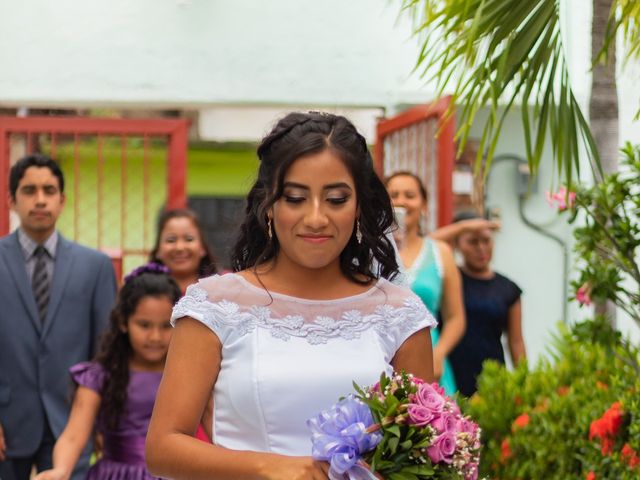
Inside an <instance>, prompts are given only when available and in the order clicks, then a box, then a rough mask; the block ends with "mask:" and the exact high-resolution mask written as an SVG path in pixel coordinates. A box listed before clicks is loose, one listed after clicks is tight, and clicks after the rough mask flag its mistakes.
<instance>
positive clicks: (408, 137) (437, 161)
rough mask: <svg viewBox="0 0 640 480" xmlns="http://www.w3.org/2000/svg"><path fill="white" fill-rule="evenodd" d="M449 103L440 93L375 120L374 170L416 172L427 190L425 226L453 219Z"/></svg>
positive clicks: (448, 99)
mask: <svg viewBox="0 0 640 480" xmlns="http://www.w3.org/2000/svg"><path fill="white" fill-rule="evenodd" d="M450 103H451V98H450V97H444V98H442V99H440V100H438V101H436V102H434V103H431V104H428V105H419V106H417V107H413V108H411V109H409V110H406V111H405V112H402V113H400V114H399V115H396V116H395V117H392V118H388V119H382V120H381V121H379V122H378V127H377V139H376V146H375V162H376V170H377V172H378V174H379V175H381V176H383V177H384V176H387V175H389V174H391V173H393V172H394V171H398V170H405V171H406V170H408V171H411V172H413V173H415V174H416V175H418V176H419V177H420V178H421V179H422V181H423V182H424V185H425V186H426V187H427V191H428V192H429V195H430V198H429V205H428V208H429V215H428V222H429V225H428V228H429V229H434V228H436V227H437V226H442V225H446V224H449V223H451V221H452V219H453V204H454V198H453V189H452V176H453V168H454V161H455V146H454V133H455V124H454V120H453V118H449V119H445V112H446V111H447V109H448V108H449V105H450Z"/></svg>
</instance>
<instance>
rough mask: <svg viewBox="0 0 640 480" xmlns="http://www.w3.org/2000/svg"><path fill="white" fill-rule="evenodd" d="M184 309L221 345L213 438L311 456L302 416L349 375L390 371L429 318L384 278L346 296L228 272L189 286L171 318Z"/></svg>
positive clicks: (346, 383) (341, 392) (345, 387)
mask: <svg viewBox="0 0 640 480" xmlns="http://www.w3.org/2000/svg"><path fill="white" fill-rule="evenodd" d="M185 316H189V317H192V318H194V319H196V320H199V321H200V322H202V323H203V324H205V325H206V326H207V327H209V328H210V329H211V330H212V331H213V333H214V334H215V335H217V336H218V338H219V339H220V341H221V343H222V363H221V365H220V373H219V375H218V379H217V381H216V385H215V388H214V391H213V405H214V415H213V417H214V421H213V437H214V438H213V441H214V443H216V444H218V445H220V446H223V447H227V448H231V449H236V450H253V451H263V452H275V453H282V454H288V455H310V454H311V440H310V438H311V434H310V432H309V430H308V429H307V426H306V420H307V419H309V418H311V417H313V416H315V415H316V414H317V413H319V412H320V411H321V410H325V409H327V408H329V407H330V406H331V405H333V404H334V403H335V402H336V401H338V399H339V398H340V397H343V396H345V395H347V394H349V393H351V392H353V385H352V382H354V381H355V382H356V383H357V384H359V385H363V386H364V385H371V384H373V383H375V382H376V381H377V380H378V378H379V376H380V373H381V372H383V371H385V372H387V373H390V372H391V366H390V362H391V360H392V358H393V357H394V355H395V353H396V351H397V350H398V348H399V347H400V346H401V345H402V343H403V342H404V341H405V340H406V339H407V338H408V337H409V336H411V335H412V334H413V333H415V332H416V331H418V330H420V329H423V328H427V327H433V326H434V325H435V324H436V321H435V319H434V318H433V316H432V315H431V314H430V313H429V312H428V311H427V309H426V308H425V306H424V305H423V303H422V302H421V301H420V299H419V298H418V297H417V296H416V295H414V294H413V293H412V292H411V291H410V290H408V289H405V288H403V287H399V286H397V285H394V284H392V283H391V282H389V281H387V280H384V279H381V280H379V281H378V282H377V284H376V285H374V286H373V287H371V288H370V289H369V290H367V291H366V292H364V293H361V294H358V295H354V296H351V297H346V298H341V299H336V300H305V299H300V298H295V297H291V296H287V295H282V294H278V293H275V292H271V293H268V292H267V291H266V290H264V289H262V288H259V287H256V286H254V285H252V284H251V283H250V282H248V281H247V280H245V279H244V278H243V277H242V276H240V275H237V274H227V275H224V276H218V275H215V276H213V277H209V278H206V279H203V280H201V281H200V282H199V283H197V284H195V285H192V286H191V287H189V288H188V289H187V293H186V295H185V297H183V298H182V299H181V300H180V301H179V302H178V304H177V305H176V306H175V308H174V311H173V316H172V322H175V321H176V320H178V319H180V318H181V317H185ZM425 348H426V346H425Z"/></svg>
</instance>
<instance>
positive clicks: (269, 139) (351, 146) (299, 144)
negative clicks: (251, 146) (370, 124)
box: [231, 112, 398, 284]
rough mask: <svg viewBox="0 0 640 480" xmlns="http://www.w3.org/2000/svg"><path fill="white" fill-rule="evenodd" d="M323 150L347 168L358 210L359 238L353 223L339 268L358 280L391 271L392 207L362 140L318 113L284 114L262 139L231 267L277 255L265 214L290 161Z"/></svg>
mask: <svg viewBox="0 0 640 480" xmlns="http://www.w3.org/2000/svg"><path fill="white" fill-rule="evenodd" d="M324 150H330V151H331V152H332V153H334V154H336V155H337V156H338V157H339V158H340V159H342V161H343V162H344V164H345V166H346V167H347V169H348V170H349V172H350V173H351V176H352V177H353V181H354V183H355V187H356V197H357V200H358V208H359V212H360V216H359V220H360V231H361V232H362V243H361V244H359V243H358V242H357V240H356V235H355V231H356V229H355V224H354V231H353V234H352V235H351V238H350V239H349V242H348V243H347V246H346V247H345V248H344V250H343V251H342V253H341V254H340V268H341V270H342V272H343V273H344V274H345V275H346V276H347V277H348V278H349V279H351V280H353V281H354V282H357V283H361V284H368V283H370V282H371V281H372V280H373V279H375V278H378V277H380V276H382V277H384V278H387V279H391V278H393V277H394V276H395V275H396V273H397V272H398V263H397V260H396V256H395V252H394V249H393V246H392V245H391V242H390V241H389V239H388V238H387V236H386V235H385V234H386V233H387V232H388V231H389V230H390V229H391V227H392V225H393V210H392V208H391V201H390V200H389V195H388V194H387V191H386V189H385V187H384V185H383V184H382V182H381V181H380V179H379V178H378V176H377V175H376V173H375V171H374V169H373V161H372V159H371V155H370V154H369V150H368V148H367V142H366V140H365V138H364V137H363V136H362V135H360V134H359V133H358V131H357V130H356V128H355V127H354V126H353V124H352V123H351V122H350V121H349V120H347V119H346V118H345V117H342V116H340V115H332V114H326V113H320V112H309V113H290V114H288V115H287V116H285V117H284V118H282V119H281V120H280V121H279V122H278V123H277V124H276V126H275V127H274V128H273V130H272V131H271V132H270V133H269V134H268V135H267V136H266V137H264V138H263V139H262V142H261V143H260V146H259V147H258V157H259V158H260V168H259V170H258V178H257V180H256V182H255V183H254V185H253V187H252V188H251V190H250V191H249V195H248V197H247V208H246V212H245V213H246V215H245V218H244V222H243V223H242V226H241V227H240V234H239V237H238V239H237V241H236V244H235V247H234V249H233V251H232V258H231V262H232V266H233V269H234V270H235V271H240V270H245V269H248V268H255V267H256V266H258V265H259V264H261V263H263V262H266V261H268V260H271V259H272V258H275V257H276V256H277V255H278V252H279V248H280V245H279V243H278V239H277V238H276V236H275V235H273V238H272V239H271V240H270V239H269V236H268V234H267V222H268V220H267V213H268V212H269V210H270V209H271V207H272V205H273V204H274V203H275V202H276V201H277V200H278V199H280V198H281V197H282V194H283V181H284V176H285V174H286V172H287V170H288V169H289V167H290V166H291V165H292V164H293V162H295V161H296V160H297V159H299V158H301V157H304V156H306V155H311V154H316V153H320V152H323V151H324ZM374 260H375V262H374ZM375 263H377V265H375V267H374V264H375ZM363 277H364V280H363Z"/></svg>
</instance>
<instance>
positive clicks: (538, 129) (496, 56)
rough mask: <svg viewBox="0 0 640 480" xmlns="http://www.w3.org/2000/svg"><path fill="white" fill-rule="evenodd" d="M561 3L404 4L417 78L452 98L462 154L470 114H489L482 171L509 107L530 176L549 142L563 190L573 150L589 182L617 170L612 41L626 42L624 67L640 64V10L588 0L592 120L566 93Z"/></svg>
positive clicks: (461, 0)
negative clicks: (586, 163) (416, 43)
mask: <svg viewBox="0 0 640 480" xmlns="http://www.w3.org/2000/svg"><path fill="white" fill-rule="evenodd" d="M560 2H561V0H526V1H524V0H403V10H404V11H406V12H407V13H408V14H409V15H411V16H412V17H413V18H414V20H415V21H416V32H417V33H418V34H419V35H421V40H422V44H423V47H422V50H421V52H420V55H419V57H418V62H417V68H418V70H419V71H420V72H421V74H422V75H423V76H425V77H427V78H430V79H435V80H436V81H437V84H438V89H439V93H443V91H445V90H449V89H452V90H453V100H454V101H453V102H452V103H453V104H454V105H456V113H457V116H458V117H457V120H458V124H459V131H458V138H459V148H460V149H462V148H464V145H465V142H466V140H467V137H468V135H469V132H470V128H471V125H472V123H473V121H474V118H475V116H476V114H477V112H478V111H479V110H480V109H481V108H482V107H488V109H489V112H490V115H489V116H488V120H487V122H486V124H485V126H484V130H483V134H482V137H481V143H480V148H479V149H478V164H480V160H481V158H482V157H484V158H485V159H486V162H487V170H488V166H489V165H490V163H491V159H492V157H493V153H494V149H495V147H496V144H497V141H498V139H499V136H500V131H501V128H502V125H503V122H504V120H505V118H506V116H507V114H508V113H509V111H511V110H512V109H513V107H514V106H516V105H519V106H520V109H521V115H522V122H523V125H524V132H525V143H526V154H527V158H528V161H529V165H530V167H531V170H532V172H534V173H535V172H536V171H537V169H538V167H539V165H540V159H541V156H542V152H543V147H544V145H545V142H546V141H547V137H548V136H549V137H550V139H551V145H552V148H553V154H554V160H555V163H556V165H557V167H558V173H559V176H560V177H561V178H562V179H563V180H564V181H565V182H567V183H571V182H572V181H573V179H574V177H575V176H576V175H578V174H579V173H580V162H579V156H580V153H581V149H580V144H582V145H583V146H584V149H585V151H586V153H587V155H588V157H589V160H590V164H591V166H592V169H591V170H592V171H593V173H594V176H595V177H596V179H598V178H600V177H601V176H602V174H603V172H611V171H615V170H617V157H618V100H617V92H616V82H615V69H616V64H615V61H616V53H615V38H616V35H617V34H618V33H619V32H620V33H621V34H622V36H623V37H624V40H625V45H626V52H625V55H624V57H625V58H627V59H629V58H632V57H635V58H640V2H639V1H637V0H593V23H592V48H591V51H592V59H593V65H594V67H593V80H592V81H593V85H592V87H593V88H592V93H591V98H590V105H589V114H590V115H589V117H590V121H588V120H587V118H586V116H585V115H584V113H583V112H582V109H581V108H580V105H579V104H578V101H577V100H576V98H575V96H574V93H573V90H572V88H571V82H570V78H569V73H568V69H567V63H566V59H565V55H564V46H563V40H562V32H561V22H560Z"/></svg>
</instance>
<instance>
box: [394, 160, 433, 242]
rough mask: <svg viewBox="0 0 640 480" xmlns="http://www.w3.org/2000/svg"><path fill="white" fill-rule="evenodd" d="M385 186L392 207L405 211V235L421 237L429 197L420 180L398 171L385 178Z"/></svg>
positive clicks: (408, 173) (411, 174) (410, 174)
mask: <svg viewBox="0 0 640 480" xmlns="http://www.w3.org/2000/svg"><path fill="white" fill-rule="evenodd" d="M385 185H386V187H387V191H388V192H389V197H391V202H392V203H393V206H394V207H402V208H404V209H405V211H406V214H405V229H406V235H407V236H415V235H422V234H423V233H424V232H422V228H421V224H422V218H423V217H424V216H425V215H426V214H427V204H428V199H429V196H428V194H427V189H426V188H425V186H424V185H423V183H422V181H421V180H420V178H419V177H418V176H417V175H415V174H414V173H411V172H408V171H398V172H394V173H392V174H391V175H389V176H388V177H387V179H386V181H385Z"/></svg>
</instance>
